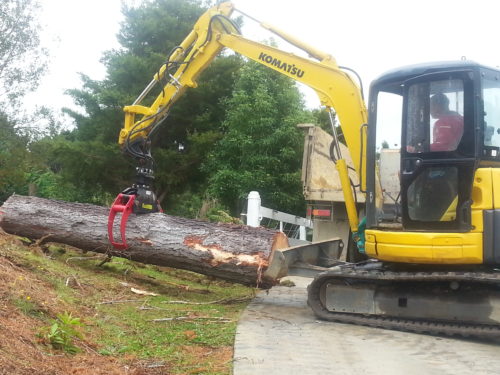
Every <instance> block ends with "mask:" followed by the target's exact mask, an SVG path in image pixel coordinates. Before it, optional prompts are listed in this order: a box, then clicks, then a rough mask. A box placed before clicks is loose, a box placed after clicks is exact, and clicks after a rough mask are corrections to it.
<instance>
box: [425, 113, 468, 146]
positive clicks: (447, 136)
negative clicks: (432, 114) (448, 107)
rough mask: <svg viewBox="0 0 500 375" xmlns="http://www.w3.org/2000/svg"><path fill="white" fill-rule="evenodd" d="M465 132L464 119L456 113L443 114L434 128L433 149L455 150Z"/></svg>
mask: <svg viewBox="0 0 500 375" xmlns="http://www.w3.org/2000/svg"><path fill="white" fill-rule="evenodd" d="M463 133H464V119H463V117H462V116H460V115H459V114H456V113H452V114H449V115H443V116H441V117H440V118H439V120H437V121H436V123H435V124H434V129H433V133H432V134H433V140H434V141H433V142H432V144H431V151H454V150H456V149H457V146H458V144H459V143H460V139H461V138H462V135H463Z"/></svg>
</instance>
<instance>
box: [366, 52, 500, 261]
mask: <svg viewBox="0 0 500 375" xmlns="http://www.w3.org/2000/svg"><path fill="white" fill-rule="evenodd" d="M368 108H369V111H370V112H369V124H368V141H367V142H368V146H367V168H366V170H367V177H366V178H367V200H366V227H367V233H368V237H367V242H368V243H371V245H368V249H370V248H371V250H372V253H374V255H378V256H377V257H378V258H379V259H381V258H382V259H383V260H393V261H403V262H405V261H406V262H408V263H410V262H416V261H417V258H418V261H419V262H422V261H424V262H425V259H424V258H426V259H427V261H426V263H454V264H457V263H461V264H470V263H473V264H474V263H476V264H478V263H481V264H483V263H484V262H485V261H486V259H485V258H488V256H486V257H485V254H487V253H492V251H490V250H491V249H485V247H484V246H483V244H484V243H488V242H492V241H491V240H490V237H491V235H492V234H491V233H488V232H487V228H484V226H483V223H484V220H485V217H486V216H485V215H487V214H486V213H485V211H487V210H495V208H497V207H496V205H495V202H494V201H493V197H494V194H493V192H494V190H495V189H497V188H498V184H499V182H496V181H498V180H495V178H494V177H492V176H493V175H495V174H496V173H497V171H498V169H495V168H498V167H500V121H499V120H497V119H498V118H499V117H498V114H499V112H500V72H499V71H497V70H494V69H491V68H487V67H485V66H481V65H479V64H476V63H473V62H470V61H458V62H451V63H450V62H448V63H434V64H425V65H415V66H410V67H406V68H402V69H398V70H395V71H392V72H388V73H386V74H384V75H383V76H381V77H380V78H379V79H377V80H376V81H374V82H373V84H372V86H371V90H370V102H369V106H368ZM396 132H397V133H398V135H397V137H399V140H398V141H399V142H398V143H399V145H398V146H399V147H398V148H399V154H400V163H399V171H398V176H399V182H400V184H399V188H400V190H399V192H397V193H394V192H392V195H391V197H390V199H388V197H387V196H386V195H387V194H386V189H384V186H381V183H380V181H383V179H381V178H380V171H381V165H380V153H381V151H383V150H381V149H380V148H381V144H382V142H383V141H386V140H385V139H384V137H387V136H388V135H390V134H394V133H396ZM385 143H386V145H387V141H386V142H385ZM396 147H397V146H396ZM499 203H500V202H499ZM394 205H396V209H392V211H391V208H392V207H394ZM491 215H493V216H494V214H493V213H492V214H491ZM488 220H489V219H488ZM490 221H493V219H491V220H490ZM483 228H484V229H485V230H484V231H483V230H482V229H483ZM370 230H372V231H373V232H370ZM382 231H384V232H385V234H390V236H391V238H388V236H387V235H384V234H383V233H381V232H382ZM377 232H379V233H377ZM398 232H399V235H398ZM408 232H421V233H422V232H424V233H427V234H428V236H427V239H426V240H422V241H423V242H422V243H421V245H422V247H421V248H419V246H418V241H416V242H415V241H412V242H411V244H409V243H407V242H405V239H404V237H405V236H406V238H407V236H408ZM370 233H371V236H370ZM432 233H435V234H436V235H433V234H432ZM439 233H446V235H442V234H441V235H440V234H439ZM453 233H457V234H456V235H453ZM460 233H462V235H459V234H460ZM377 237H378V238H379V239H380V240H377ZM420 238H421V239H422V238H425V235H422V236H420ZM425 247H427V248H428V249H430V250H428V251H427V253H426V254H425V252H424V251H423V249H424V248H425ZM434 247H436V248H440V249H439V250H438V251H437V253H440V252H444V251H448V252H449V253H450V254H451V253H455V254H454V255H452V256H450V257H449V259H448V260H444V259H446V256H445V257H444V259H443V257H440V255H439V254H436V251H434V250H436V249H435V248H434ZM445 247H446V249H445ZM465 248H466V249H467V251H464V250H465ZM433 249H434V250H433ZM496 251H497V250H496ZM384 254H385V256H384ZM380 255H382V256H380ZM448 255H449V254H448ZM490 255H491V254H490ZM497 256H500V255H497ZM384 258H385V259H384ZM489 258H491V256H489ZM490 260H491V259H490Z"/></svg>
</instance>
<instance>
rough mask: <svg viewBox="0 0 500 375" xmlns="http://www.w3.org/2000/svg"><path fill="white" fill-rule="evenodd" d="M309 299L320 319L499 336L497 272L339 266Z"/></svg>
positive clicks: (321, 277)
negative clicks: (363, 268) (361, 268)
mask: <svg viewBox="0 0 500 375" xmlns="http://www.w3.org/2000/svg"><path fill="white" fill-rule="evenodd" d="M308 304H309V306H310V307H311V308H312V310H313V311H314V313H315V314H316V315H317V316H318V317H319V318H321V319H324V320H329V321H336V322H342V323H351V324H358V325H367V326H373V327H381V328H387V329H395V330H403V331H413V332H419V333H428V334H436V335H451V336H454V335H459V336H465V337H468V336H472V337H477V338H489V339H495V340H496V339H500V273H499V272H495V271H493V270H492V271H491V272H387V271H380V270H376V271H369V270H356V269H338V270H331V271H327V272H324V273H321V274H319V275H318V276H317V277H316V278H315V280H314V281H313V282H312V283H311V284H310V285H309V288H308Z"/></svg>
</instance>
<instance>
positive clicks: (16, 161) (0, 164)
mask: <svg viewBox="0 0 500 375" xmlns="http://www.w3.org/2000/svg"><path fill="white" fill-rule="evenodd" d="M14 125H15V123H14V122H12V121H10V120H9V118H8V117H7V115H5V114H4V113H1V112H0V201H3V200H5V199H7V198H8V196H9V195H11V194H12V193H14V192H18V193H27V188H25V185H26V180H25V171H26V168H27V166H26V160H27V158H28V151H27V149H26V145H27V143H28V139H27V138H26V137H21V136H20V135H18V134H17V133H16V131H15V129H14ZM23 189H24V190H26V191H23Z"/></svg>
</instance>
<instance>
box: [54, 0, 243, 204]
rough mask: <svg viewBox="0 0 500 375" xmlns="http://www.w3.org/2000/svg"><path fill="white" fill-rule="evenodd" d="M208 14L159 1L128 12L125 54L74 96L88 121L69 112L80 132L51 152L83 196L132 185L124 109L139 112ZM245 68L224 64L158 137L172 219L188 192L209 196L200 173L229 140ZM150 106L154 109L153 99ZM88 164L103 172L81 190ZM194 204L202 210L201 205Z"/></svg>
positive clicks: (233, 60)
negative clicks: (229, 119) (123, 142)
mask: <svg viewBox="0 0 500 375" xmlns="http://www.w3.org/2000/svg"><path fill="white" fill-rule="evenodd" d="M204 11H205V9H204V7H203V6H202V3H201V2H200V1H195V0H190V1H186V0H153V1H148V2H143V3H142V4H141V5H139V6H138V7H130V8H129V7H125V8H124V15H125V21H124V22H123V24H122V27H121V31H120V33H119V36H118V39H119V41H120V43H121V45H122V47H123V48H121V49H120V50H112V51H108V52H106V53H105V54H104V56H103V59H102V62H103V63H104V64H105V66H106V69H107V75H106V78H105V79H104V80H102V81H96V80H93V79H91V78H90V77H88V76H84V75H82V82H83V86H82V87H81V88H79V89H73V90H69V91H68V94H69V95H71V96H72V97H73V99H74V101H75V102H76V103H77V104H78V105H80V106H81V108H82V109H83V114H82V113H81V112H76V111H71V110H68V109H66V110H65V112H66V113H68V114H69V115H70V116H72V117H73V118H74V120H75V123H76V129H75V130H74V131H73V132H72V133H71V134H70V135H68V136H66V137H64V139H59V140H58V144H57V145H56V147H55V148H53V150H52V151H53V152H51V155H52V159H51V163H56V164H59V165H60V166H63V168H62V169H61V173H62V174H63V175H64V176H65V178H66V179H67V181H70V182H71V183H73V184H74V185H75V186H78V185H80V186H81V188H82V189H89V188H92V189H97V190H98V191H105V192H109V193H111V194H113V192H114V194H116V193H117V192H119V191H120V190H121V189H123V188H125V187H126V186H128V185H130V183H131V182H132V181H133V175H134V166H135V161H134V160H132V159H128V158H127V159H126V158H125V157H124V156H123V155H120V152H119V148H118V145H117V139H118V134H119V131H120V129H121V127H122V125H123V116H124V115H123V110H122V108H123V107H124V106H125V105H130V104H132V102H133V101H134V100H135V98H136V97H137V96H138V95H139V94H140V93H141V92H142V90H143V89H144V87H145V86H146V85H147V84H148V83H149V81H150V80H151V78H152V77H153V75H154V74H155V73H156V71H157V69H159V68H160V66H161V65H162V64H163V63H164V62H165V59H166V57H167V56H168V55H169V53H170V52H171V50H172V49H173V48H174V47H175V46H176V45H178V44H179V43H180V42H181V41H182V40H183V39H184V38H185V37H186V35H187V34H188V33H189V32H190V31H191V29H192V27H193V24H194V23H195V21H196V20H197V19H198V17H199V16H200V15H201V13H203V12H204ZM240 66H241V59H240V58H239V57H236V56H227V57H220V58H217V59H216V60H215V61H214V62H213V63H212V64H211V65H210V66H209V67H208V68H207V70H206V71H205V72H204V73H203V74H202V75H201V77H200V78H199V79H198V83H199V87H198V88H197V89H195V90H188V91H187V92H186V93H185V94H184V96H183V97H182V98H181V99H180V100H179V101H178V102H176V104H175V106H174V107H173V108H172V111H171V113H170V115H169V117H168V118H167V121H166V122H165V123H164V125H163V126H162V127H161V128H160V129H159V131H158V132H157V134H156V135H155V138H154V148H153V156H154V157H155V159H156V180H155V189H156V190H157V192H158V195H159V197H160V198H161V199H162V200H164V201H165V202H162V203H163V204H164V205H166V206H167V207H169V212H172V210H173V211H174V212H175V210H176V207H177V206H179V205H182V202H181V201H180V200H179V199H177V198H178V196H179V194H183V198H184V199H183V201H185V200H186V199H188V200H189V198H186V194H185V193H186V192H192V194H197V195H201V194H202V193H201V192H200V190H201V189H200V186H202V187H203V186H204V183H203V182H204V180H205V178H206V176H205V175H204V174H203V173H201V172H200V168H199V166H200V164H201V162H202V161H203V160H204V159H205V155H206V153H207V152H209V151H210V150H211V148H212V147H214V144H215V143H216V141H217V140H218V139H220V138H221V136H222V133H221V129H220V124H221V123H222V120H223V116H224V111H223V110H222V108H221V106H220V103H221V101H223V100H224V98H227V97H229V96H230V94H231V92H232V87H233V84H234V81H235V77H236V76H237V74H238V71H239V68H240ZM157 93H159V91H158V92H157ZM144 104H146V105H148V104H150V102H149V101H148V98H146V100H145V102H144ZM64 142H66V143H67V144H66V145H64V144H63V143H64ZM72 143H75V144H72ZM77 144H78V145H77ZM63 149H64V150H65V151H64V152H61V150H63ZM56 150H59V151H57V152H56ZM113 150H114V151H113ZM84 151H85V152H84ZM82 158H83V159H82ZM86 159H88V160H89V161H92V160H97V161H98V162H99V166H100V167H101V168H102V169H97V168H95V164H94V163H92V162H91V163H90V164H91V165H90V166H89V169H85V176H86V178H87V179H88V180H87V182H88V184H87V186H82V184H81V183H78V181H81V174H79V173H77V172H70V171H78V170H81V165H80V164H85V160H86ZM125 160H127V163H128V167H127V165H126V164H125V163H124V161H125ZM86 195H88V194H86ZM195 200H196V201H199V202H201V199H198V197H197V198H196V199H195ZM200 205H201V203H200Z"/></svg>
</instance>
